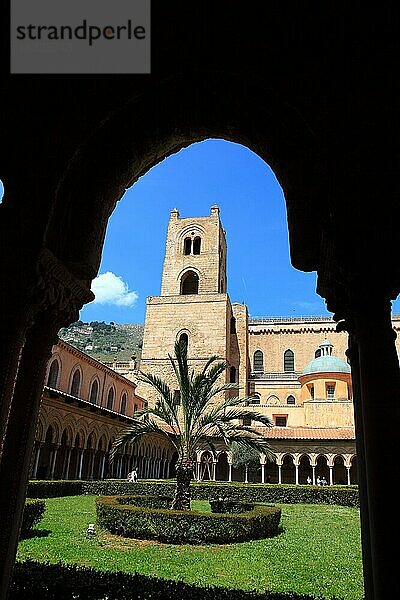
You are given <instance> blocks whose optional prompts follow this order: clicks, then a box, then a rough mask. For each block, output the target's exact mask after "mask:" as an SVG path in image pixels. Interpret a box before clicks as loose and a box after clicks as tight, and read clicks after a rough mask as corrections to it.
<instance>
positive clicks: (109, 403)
mask: <svg viewBox="0 0 400 600" xmlns="http://www.w3.org/2000/svg"><path fill="white" fill-rule="evenodd" d="M113 407H114V388H112V387H111V388H110V389H109V390H108V396H107V408H108V409H109V410H113Z"/></svg>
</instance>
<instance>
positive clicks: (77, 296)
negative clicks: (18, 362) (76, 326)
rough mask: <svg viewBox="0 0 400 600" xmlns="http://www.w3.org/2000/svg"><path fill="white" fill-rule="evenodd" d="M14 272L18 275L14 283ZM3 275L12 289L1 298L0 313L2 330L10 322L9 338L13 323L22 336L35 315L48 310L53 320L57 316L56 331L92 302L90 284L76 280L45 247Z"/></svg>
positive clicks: (35, 317) (34, 319) (33, 321)
mask: <svg viewBox="0 0 400 600" xmlns="http://www.w3.org/2000/svg"><path fill="white" fill-rule="evenodd" d="M17 269H19V276H18V278H17V280H16V277H15V272H16V270H17ZM6 275H7V274H6ZM7 276H8V277H10V278H11V277H12V278H13V287H12V290H10V293H9V294H5V295H4V296H3V298H2V299H1V305H0V312H1V313H2V314H3V315H6V320H5V329H6V330H7V323H10V330H11V331H12V332H13V335H15V327H16V326H15V324H16V323H17V324H18V323H20V329H21V335H23V332H24V331H25V330H26V328H28V327H31V326H32V325H33V323H35V322H36V320H37V317H38V315H40V314H41V313H43V312H46V313H49V312H51V310H52V309H53V312H54V319H55V317H56V316H57V319H56V320H57V323H55V326H57V327H58V329H59V328H60V327H62V326H63V325H64V324H65V325H67V324H69V323H71V322H72V321H74V320H76V319H77V318H78V316H79V310H80V309H81V308H82V306H83V305H84V304H85V303H87V302H91V301H92V300H93V299H94V294H93V292H92V291H91V290H90V283H91V282H90V281H81V280H79V279H77V278H76V277H75V276H74V275H73V274H72V273H71V272H70V271H69V270H68V268H67V267H66V266H65V265H64V264H63V263H62V262H60V261H59V260H58V259H57V257H56V256H54V254H53V253H52V252H50V250H48V249H47V248H42V250H40V252H39V253H38V254H37V255H36V256H35V257H33V258H32V259H31V260H30V261H29V262H28V261H27V260H26V262H24V264H22V265H18V264H15V265H10V266H9V268H8V275H7ZM49 320H50V321H51V320H52V318H51V317H50V319H49Z"/></svg>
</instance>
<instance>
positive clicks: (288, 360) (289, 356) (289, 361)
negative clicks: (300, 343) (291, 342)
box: [283, 350, 294, 373]
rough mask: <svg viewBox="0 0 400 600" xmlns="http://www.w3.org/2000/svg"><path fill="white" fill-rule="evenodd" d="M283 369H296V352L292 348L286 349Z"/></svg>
mask: <svg viewBox="0 0 400 600" xmlns="http://www.w3.org/2000/svg"><path fill="white" fill-rule="evenodd" d="M283 370H284V371H285V373H287V372H288V371H294V352H293V351H292V350H286V352H285V354H284V355H283Z"/></svg>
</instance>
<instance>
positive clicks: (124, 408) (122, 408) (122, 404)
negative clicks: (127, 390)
mask: <svg viewBox="0 0 400 600" xmlns="http://www.w3.org/2000/svg"><path fill="white" fill-rule="evenodd" d="M120 413H121V415H124V414H125V413H126V394H123V395H122V399H121V408H120Z"/></svg>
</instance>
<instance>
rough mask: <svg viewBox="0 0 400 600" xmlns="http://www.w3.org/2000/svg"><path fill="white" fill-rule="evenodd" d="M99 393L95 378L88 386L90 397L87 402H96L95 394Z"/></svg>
mask: <svg viewBox="0 0 400 600" xmlns="http://www.w3.org/2000/svg"><path fill="white" fill-rule="evenodd" d="M98 394H99V382H98V381H97V379H95V380H94V381H93V383H92V387H91V388H90V397H89V402H91V403H92V404H97V396H98Z"/></svg>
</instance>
